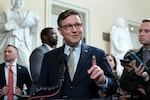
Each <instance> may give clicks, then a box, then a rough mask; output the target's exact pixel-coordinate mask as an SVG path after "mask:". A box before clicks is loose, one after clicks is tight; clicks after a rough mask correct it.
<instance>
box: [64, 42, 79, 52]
mask: <svg viewBox="0 0 150 100" xmlns="http://www.w3.org/2000/svg"><path fill="white" fill-rule="evenodd" d="M81 44H82V41H80V42H79V43H78V45H77V46H76V47H74V50H75V51H79V50H81ZM69 48H70V46H69V45H67V44H66V45H65V49H64V53H65V54H68V53H69Z"/></svg>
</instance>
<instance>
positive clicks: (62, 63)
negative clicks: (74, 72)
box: [59, 53, 68, 76]
mask: <svg viewBox="0 0 150 100" xmlns="http://www.w3.org/2000/svg"><path fill="white" fill-rule="evenodd" d="M67 61H68V56H67V55H66V54H64V53H63V54H61V55H60V56H59V63H60V69H59V73H60V74H61V76H62V75H63V76H64V73H65V71H66V70H67V69H68V67H67Z"/></svg>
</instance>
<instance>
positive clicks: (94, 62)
mask: <svg viewBox="0 0 150 100" xmlns="http://www.w3.org/2000/svg"><path fill="white" fill-rule="evenodd" d="M92 65H96V57H95V55H93V56H92Z"/></svg>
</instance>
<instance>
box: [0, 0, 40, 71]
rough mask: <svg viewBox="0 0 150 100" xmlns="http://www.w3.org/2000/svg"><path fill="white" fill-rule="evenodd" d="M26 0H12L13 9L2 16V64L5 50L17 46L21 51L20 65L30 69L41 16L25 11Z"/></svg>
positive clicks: (0, 39)
mask: <svg viewBox="0 0 150 100" xmlns="http://www.w3.org/2000/svg"><path fill="white" fill-rule="evenodd" d="M24 2H25V1H24V0H11V5H12V8H11V9H8V10H6V11H4V12H2V13H1V14H0V62H3V56H2V55H3V54H2V53H3V49H4V47H5V46H6V45H8V44H11V45H15V46H16V47H17V48H18V50H19V54H20V56H19V58H18V63H19V64H21V65H24V66H27V68H28V69H29V55H30V53H31V52H32V50H33V49H34V48H35V47H36V46H37V35H38V27H39V16H38V14H37V13H36V12H34V11H31V10H29V11H25V10H24V9H23V7H24Z"/></svg>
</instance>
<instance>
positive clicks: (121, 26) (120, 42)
mask: <svg viewBox="0 0 150 100" xmlns="http://www.w3.org/2000/svg"><path fill="white" fill-rule="evenodd" d="M130 49H132V42H131V37H130V32H129V28H128V25H127V21H126V19H125V18H123V17H120V18H118V19H117V23H116V25H115V26H113V27H112V30H111V32H110V52H111V54H113V55H114V56H115V57H116V59H117V73H118V75H119V76H120V75H121V74H122V71H123V67H122V66H121V64H120V59H123V57H124V55H125V53H126V52H127V51H128V50H130Z"/></svg>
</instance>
